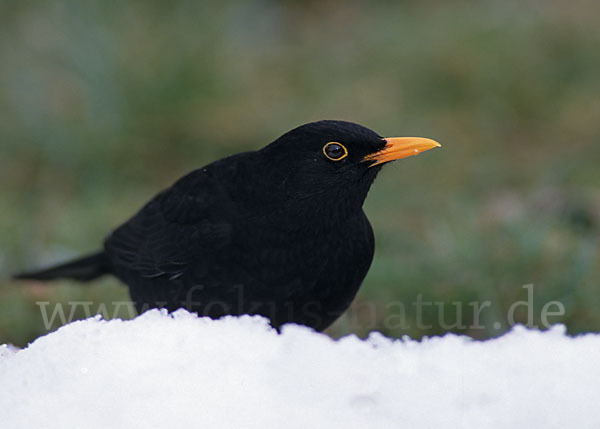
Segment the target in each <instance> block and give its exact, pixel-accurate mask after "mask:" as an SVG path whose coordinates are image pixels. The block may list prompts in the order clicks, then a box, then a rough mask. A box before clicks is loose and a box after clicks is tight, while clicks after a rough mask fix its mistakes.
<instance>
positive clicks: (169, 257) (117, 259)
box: [104, 170, 232, 279]
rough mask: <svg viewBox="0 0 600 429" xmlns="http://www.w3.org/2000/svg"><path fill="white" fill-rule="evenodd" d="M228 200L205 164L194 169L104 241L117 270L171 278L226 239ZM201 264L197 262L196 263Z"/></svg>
mask: <svg viewBox="0 0 600 429" xmlns="http://www.w3.org/2000/svg"><path fill="white" fill-rule="evenodd" d="M230 204H231V203H230V201H228V198H227V196H226V195H225V193H224V191H223V190H222V189H221V187H220V186H219V184H218V182H217V181H216V180H214V179H212V178H211V176H210V175H208V174H207V173H206V171H205V170H196V171H194V172H192V173H190V174H188V175H187V176H185V177H183V178H182V179H180V180H179V181H178V182H177V183H175V184H174V185H173V186H172V187H171V188H169V189H167V190H165V191H163V192H161V193H160V194H158V195H157V196H156V197H155V198H154V199H153V200H151V201H150V202H149V203H148V204H146V205H145V206H144V207H143V208H142V209H141V210H140V211H139V212H138V213H137V214H136V215H135V216H134V217H133V218H131V219H130V220H129V221H127V222H126V223H125V224H123V225H122V226H121V227H119V228H118V229H116V230H115V231H114V232H113V233H112V234H111V235H110V236H109V237H108V238H107V239H106V241H105V244H104V246H105V249H106V253H107V255H108V257H109V259H110V261H111V264H112V265H113V266H114V268H115V271H117V272H123V271H125V272H129V273H135V274H136V275H139V276H142V277H147V278H153V277H161V276H165V277H168V278H172V279H175V278H177V277H179V276H181V275H182V274H183V273H184V272H186V271H188V270H189V269H190V266H191V265H196V264H197V263H198V261H201V262H202V264H210V255H211V254H213V253H214V252H216V251H218V250H219V249H220V248H223V247H225V246H227V245H228V243H229V242H230V239H231V234H232V225H231V222H230V221H228V220H227V219H228V216H227V212H228V211H229V206H230ZM194 268H195V269H199V268H201V267H197V266H196V267H194Z"/></svg>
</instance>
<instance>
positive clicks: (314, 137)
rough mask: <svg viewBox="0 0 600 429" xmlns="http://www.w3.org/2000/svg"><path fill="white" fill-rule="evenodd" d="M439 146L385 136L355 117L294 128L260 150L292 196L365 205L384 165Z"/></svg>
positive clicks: (273, 173) (322, 201)
mask: <svg viewBox="0 0 600 429" xmlns="http://www.w3.org/2000/svg"><path fill="white" fill-rule="evenodd" d="M440 146H441V145H440V144H439V143H437V142H435V141H433V140H430V139H426V138H420V137H392V138H384V137H381V136H380V135H379V134H377V133H376V132H374V131H372V130H370V129H368V128H365V127H363V126H361V125H358V124H355V123H352V122H345V121H331V120H328V121H319V122H312V123H309V124H306V125H302V126H300V127H298V128H295V129H293V130H291V131H289V132H287V133H285V134H284V135H282V136H281V137H279V138H278V139H277V140H275V141H274V142H273V143H271V144H270V145H268V146H266V147H265V148H263V149H262V150H261V151H259V153H260V154H261V155H262V156H264V157H265V158H264V159H266V160H268V164H269V165H268V167H267V168H268V170H269V174H270V175H271V177H273V178H276V180H279V182H280V183H281V184H282V185H283V186H284V188H285V192H286V194H287V196H288V197H292V198H294V199H296V200H299V201H302V200H305V199H311V200H313V201H315V200H316V201H319V202H320V203H322V204H327V205H329V206H331V205H333V204H335V203H341V202H342V201H345V202H346V203H347V204H345V205H348V204H350V205H352V204H353V203H354V205H358V206H361V205H362V203H363V201H364V199H365V198H366V195H367V192H368V191H369V188H370V186H371V184H372V183H373V181H374V180H375V177H376V176H377V173H378V172H379V170H380V169H381V167H382V166H383V165H384V164H386V163H388V162H391V161H394V160H398V159H401V158H406V157H409V156H413V155H418V154H420V153H421V152H425V151H427V150H429V149H433V148H436V147H440Z"/></svg>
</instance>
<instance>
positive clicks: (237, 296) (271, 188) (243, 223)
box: [15, 120, 440, 331]
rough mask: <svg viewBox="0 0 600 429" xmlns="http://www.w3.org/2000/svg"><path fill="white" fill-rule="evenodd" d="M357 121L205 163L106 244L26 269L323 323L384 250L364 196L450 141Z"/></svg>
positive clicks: (314, 127) (137, 299)
mask: <svg viewBox="0 0 600 429" xmlns="http://www.w3.org/2000/svg"><path fill="white" fill-rule="evenodd" d="M439 146H440V144H439V143H437V142H435V141H433V140H429V139H425V138H416V137H401V138H397V137H394V138H383V137H381V136H379V134H377V133H375V132H374V131H371V130H370V129H368V128H365V127H363V126H361V125H357V124H354V123H351V122H344V121H332V120H327V121H319V122H313V123H309V124H306V125H302V126H300V127H298V128H295V129H293V130H291V131H289V132H287V133H286V134H284V135H282V136H281V137H279V138H278V139H277V140H275V141H274V142H272V143H271V144H269V145H267V146H265V147H264V148H262V149H260V150H257V151H253V152H245V153H240V154H237V155H233V156H230V157H227V158H224V159H221V160H218V161H215V162H213V163H211V164H209V165H207V166H205V167H203V168H200V169H198V170H194V171H192V172H191V173H189V174H187V175H186V176H184V177H182V178H181V179H179V180H178V181H177V182H175V184H174V185H172V186H171V187H170V188H167V189H165V190H164V191H162V192H160V193H159V194H158V195H157V196H156V197H154V198H153V199H152V200H150V202H148V203H147V204H146V205H145V206H144V207H143V208H142V209H141V210H140V211H139V212H138V213H137V214H136V215H135V216H133V217H132V218H131V219H129V220H128V221H127V222H125V223H124V224H123V225H121V226H120V227H118V228H117V229H116V230H115V231H114V232H112V233H111V234H110V235H109V236H108V237H107V238H106V240H105V241H104V246H103V249H102V250H100V251H99V252H97V253H94V254H91V255H89V256H85V257H82V258H80V259H77V260H74V261H72V262H68V263H65V264H61V265H57V266H54V267H51V268H48V269H44V270H40V271H35V272H27V273H22V274H18V275H16V276H15V277H16V278H19V279H35V280H51V279H56V278H68V279H75V280H80V281H89V280H92V279H95V278H97V277H100V276H102V275H104V274H112V275H113V276H115V277H117V278H118V279H120V280H121V281H122V282H124V283H125V284H127V285H128V286H129V292H130V295H131V298H132V301H133V302H134V305H135V307H136V309H137V311H138V312H140V313H141V312H143V311H145V310H147V309H148V308H166V309H168V310H169V311H174V310H176V309H178V308H187V309H188V310H190V311H193V312H196V313H198V314H199V315H201V316H208V317H211V318H219V317H221V316H224V315H240V314H259V315H262V316H265V317H267V318H269V319H270V322H271V324H272V325H273V326H274V327H276V328H279V327H280V326H281V325H283V324H284V323H290V322H291V323H299V324H303V325H307V326H310V327H312V328H314V329H315V330H318V331H321V330H323V329H325V328H327V327H328V326H329V325H330V324H331V323H333V322H334V321H335V320H336V319H337V318H338V317H339V316H340V315H341V314H342V313H343V312H344V311H345V310H346V309H347V308H348V306H349V305H350V303H351V302H352V300H353V299H354V296H355V295H356V293H357V291H358V289H359V287H360V285H361V283H362V281H363V279H364V278H365V275H366V274H367V271H368V270H369V267H370V265H371V261H372V259H373V252H374V245H375V242H374V237H373V231H372V229H371V225H370V224H369V220H368V219H367V217H366V215H365V213H364V212H363V209H362V205H363V202H364V201H365V198H366V196H367V193H368V191H369V188H370V187H371V184H372V183H373V181H374V180H375V177H376V176H377V173H378V172H379V171H380V169H381V167H382V165H383V164H384V163H387V162H389V161H393V160H396V159H400V158H405V157H408V156H411V155H417V154H419V153H420V152H423V151H426V150H429V149H432V148H435V147H439Z"/></svg>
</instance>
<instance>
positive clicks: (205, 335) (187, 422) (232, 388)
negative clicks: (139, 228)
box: [0, 310, 600, 429]
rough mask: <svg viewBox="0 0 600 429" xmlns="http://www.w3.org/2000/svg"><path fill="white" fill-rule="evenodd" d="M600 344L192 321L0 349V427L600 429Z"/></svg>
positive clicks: (88, 326) (96, 325)
mask: <svg viewBox="0 0 600 429" xmlns="http://www.w3.org/2000/svg"><path fill="white" fill-rule="evenodd" d="M599 354H600V335H596V334H588V335H585V336H580V337H575V338H572V337H568V336H567V335H566V334H565V329H564V327H562V326H555V327H553V328H552V329H551V330H549V331H546V332H540V331H533V330H527V329H525V328H523V327H516V328H514V329H513V330H512V331H511V332H509V333H508V334H506V335H504V336H503V337H500V338H497V339H494V340H489V341H485V342H477V341H473V340H470V339H469V338H467V337H462V336H457V335H446V336H444V337H434V338H429V339H424V340H422V341H419V342H417V341H413V340H410V339H402V340H390V339H387V338H385V337H383V336H382V335H380V334H372V335H371V336H370V337H369V338H368V339H367V340H360V339H358V338H357V337H354V336H349V337H345V338H342V339H341V340H337V341H334V340H332V339H330V338H329V337H327V336H325V335H323V334H318V333H315V332H313V331H311V330H309V329H308V328H304V327H300V326H294V325H289V326H285V327H284V329H283V331H282V333H281V334H278V333H277V332H276V331H274V330H272V329H271V328H270V327H269V326H268V324H267V322H266V321H265V320H264V319H262V318H260V317H249V316H245V317H241V318H234V317H228V318H224V319H221V320H217V321H213V320H209V319H204V318H199V317H197V316H195V315H193V314H190V313H187V312H185V311H183V310H181V311H178V312H176V313H173V314H171V315H168V314H166V313H164V312H160V311H158V310H154V311H149V312H147V313H144V314H143V315H141V316H139V317H138V318H136V319H134V320H131V321H122V320H111V321H105V320H101V319H100V318H92V319H88V320H84V321H79V322H74V323H71V324H69V325H66V326H64V327H63V328H61V329H59V330H58V331H56V332H53V333H51V334H48V335H46V336H44V337H41V338H39V339H37V340H36V341H34V342H33V343H32V344H31V345H30V346H29V347H27V348H26V349H24V350H21V351H15V350H14V349H10V348H9V347H7V346H2V347H0V427H1V428H3V429H12V428H25V427H39V428H79V427H85V428H134V427H135V428H166V427H202V428H337V427H343V428H395V429H396V428H404V427H406V428H438V427H452V428H507V427H511V428H525V427H527V428H530V427H544V428H566V427H569V428H575V427H577V428H598V427H600V412H599V411H598V404H599V403H600V359H598V357H599Z"/></svg>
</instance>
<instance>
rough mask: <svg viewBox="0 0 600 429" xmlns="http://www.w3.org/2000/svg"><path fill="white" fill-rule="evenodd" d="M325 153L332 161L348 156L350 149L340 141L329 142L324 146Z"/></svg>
mask: <svg viewBox="0 0 600 429" xmlns="http://www.w3.org/2000/svg"><path fill="white" fill-rule="evenodd" d="M323 155H325V156H326V157H327V158H329V159H330V160H332V161H341V160H342V159H344V158H346V157H347V156H348V149H346V146H344V145H343V144H341V143H339V142H329V143H327V144H326V145H325V146H323Z"/></svg>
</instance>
